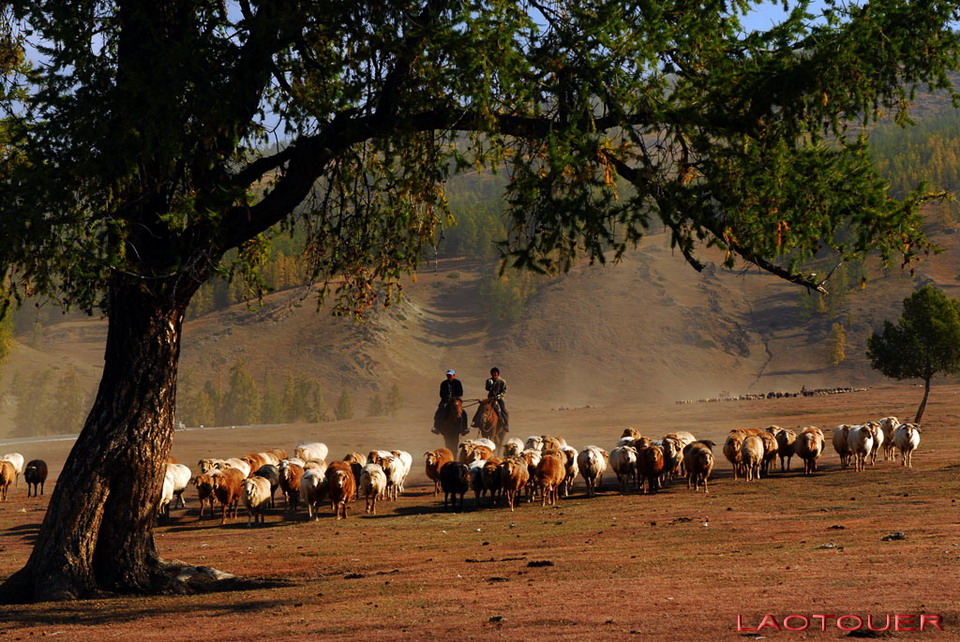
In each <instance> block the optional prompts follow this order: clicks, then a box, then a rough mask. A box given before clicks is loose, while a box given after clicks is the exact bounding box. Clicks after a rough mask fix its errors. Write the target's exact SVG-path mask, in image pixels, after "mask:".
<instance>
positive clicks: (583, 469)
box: [577, 446, 607, 497]
mask: <svg viewBox="0 0 960 642" xmlns="http://www.w3.org/2000/svg"><path fill="white" fill-rule="evenodd" d="M577 465H578V466H579V468H580V476H581V477H583V481H584V482H586V484H587V496H588V497H593V496H594V494H595V493H596V490H597V488H599V487H600V485H601V484H602V482H603V473H604V472H605V471H606V470H607V451H605V450H604V449H603V448H599V447H597V446H587V447H586V448H584V449H583V450H581V451H580V454H579V455H577Z"/></svg>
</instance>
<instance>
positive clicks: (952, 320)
mask: <svg viewBox="0 0 960 642" xmlns="http://www.w3.org/2000/svg"><path fill="white" fill-rule="evenodd" d="M867 357H869V359H870V365H872V366H873V367H874V368H875V369H876V370H879V371H880V372H881V373H883V374H884V376H887V377H891V378H894V379H923V380H925V381H929V380H930V378H931V377H933V376H935V375H937V374H954V373H957V372H960V301H958V300H957V299H954V298H951V297H948V296H947V295H946V294H944V293H943V291H942V290H940V289H938V288H936V287H934V286H932V285H925V286H923V287H922V288H920V289H919V290H917V291H916V292H914V293H913V294H911V295H910V296H909V297H907V298H906V299H904V300H903V315H902V316H901V317H900V318H899V319H898V320H897V323H896V324H893V323H891V322H889V321H885V322H884V324H883V331H882V332H874V333H873V335H872V336H871V337H870V338H869V339H868V340H867Z"/></svg>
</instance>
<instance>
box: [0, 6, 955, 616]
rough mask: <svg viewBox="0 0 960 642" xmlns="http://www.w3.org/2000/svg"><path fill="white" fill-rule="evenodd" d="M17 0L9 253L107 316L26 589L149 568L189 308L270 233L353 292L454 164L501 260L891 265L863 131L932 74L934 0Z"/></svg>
mask: <svg viewBox="0 0 960 642" xmlns="http://www.w3.org/2000/svg"><path fill="white" fill-rule="evenodd" d="M820 6H821V7H822V10H821V9H818V10H817V15H813V14H812V10H811V8H810V3H808V2H797V3H795V4H794V5H793V6H792V10H791V12H790V14H789V15H788V16H787V17H786V18H785V19H784V20H783V21H782V22H781V23H780V24H777V25H775V26H773V27H772V28H771V29H769V30H767V31H764V32H754V31H748V30H745V29H744V27H743V26H742V25H741V17H742V16H743V15H744V14H745V12H747V11H750V10H751V9H752V8H753V7H754V3H753V2H752V1H750V0H733V1H732V2H731V1H728V0H706V1H705V2H688V1H687V0H668V1H664V2H660V1H653V2H628V1H626V0H586V1H582V0H577V1H573V0H571V1H564V0H554V1H551V2H540V1H535V0H526V1H520V2H515V1H514V0H421V1H419V2H417V1H414V0H406V1H394V0H380V1H378V2H365V1H363V0H358V1H357V2H324V1H311V2H298V1H295V0H271V1H269V2H260V1H259V0H239V1H238V2H229V1H225V0H149V1H145V0H115V1H113V2H109V1H106V0H77V1H75V2H70V3H64V2H59V1H53V0H8V2H6V3H4V9H3V11H6V12H8V13H6V14H5V18H7V20H6V21H5V22H4V24H5V25H7V26H8V27H9V28H10V30H11V33H12V34H13V39H12V40H13V41H15V40H16V38H17V37H18V36H22V37H25V38H26V39H27V40H28V50H30V51H31V52H32V57H33V59H34V60H35V63H36V64H35V65H34V67H33V68H32V70H30V71H29V72H27V73H21V74H18V75H14V76H12V77H8V78H7V79H6V82H7V83H8V84H9V85H10V86H11V87H15V88H16V89H17V90H20V91H22V92H23V93H22V96H21V97H20V98H18V99H16V100H8V101H6V114H5V115H6V122H7V127H6V128H5V129H4V130H3V131H4V140H3V141H2V149H3V157H2V159H0V271H2V272H3V274H4V275H5V276H6V278H7V281H6V283H8V284H9V288H8V289H9V291H10V295H11V296H12V297H13V298H14V300H18V301H19V300H22V298H23V297H24V296H26V295H31V294H39V295H44V296H47V297H50V298H53V299H55V300H57V301H59V302H61V303H62V304H64V305H68V306H74V307H78V308H80V309H83V310H86V311H88V312H91V313H92V312H94V311H97V310H99V311H101V312H103V313H104V314H106V316H107V318H108V320H109V330H108V337H107V345H106V351H105V363H104V370H103V379H102V382H101V385H100V388H99V390H98V393H97V397H96V401H95V403H94V405H93V409H92V410H91V412H90V414H89V416H88V417H87V419H86V422H85V424H84V427H83V430H82V431H81V434H80V437H79V438H78V440H77V442H76V445H75V446H74V448H73V450H72V452H71V454H70V457H69V459H68V461H67V462H66V464H65V467H64V470H63V473H62V475H61V479H69V480H70V483H69V484H58V485H57V488H56V490H55V492H54V494H53V495H52V497H51V500H50V506H49V509H48V511H47V514H46V516H45V519H44V522H43V525H42V527H41V529H40V533H39V536H38V538H37V542H36V545H35V548H34V551H33V554H32V555H31V557H30V559H29V561H28V562H27V564H26V566H25V567H24V568H23V569H22V570H21V571H20V572H18V573H17V574H16V575H14V576H13V577H12V578H10V579H9V580H8V581H7V582H6V585H5V588H6V590H7V593H8V594H9V595H13V594H14V593H16V592H19V596H20V598H21V599H40V600H42V599H62V598H75V597H81V596H86V595H91V594H94V593H96V592H97V591H101V590H106V591H127V592H137V591H150V590H153V589H155V588H157V587H158V583H159V582H160V581H161V579H162V577H163V574H162V573H160V572H159V570H160V568H161V567H162V563H161V560H160V559H159V558H158V555H157V552H156V548H155V546H154V541H153V535H152V530H151V522H152V520H153V515H154V507H155V505H156V503H157V497H158V495H159V490H160V480H161V470H162V465H163V460H164V457H165V456H166V455H167V453H168V452H169V449H170V444H171V439H172V436H173V421H172V412H173V408H174V405H175V404H174V402H175V399H174V397H175V390H176V381H177V361H178V357H179V351H180V341H181V328H182V322H183V315H184V310H185V308H186V306H187V304H188V303H189V301H190V299H191V297H192V296H193V294H194V293H195V292H196V290H197V288H198V286H199V285H200V284H201V283H203V282H204V281H206V280H207V279H208V278H210V276H211V275H212V274H213V273H214V272H216V271H218V270H223V269H226V268H225V266H224V265H223V261H224V257H225V256H227V255H228V253H229V252H230V251H231V250H239V259H238V260H237V262H236V263H235V264H234V266H233V268H234V269H235V270H236V271H237V272H238V273H239V274H245V275H247V276H255V273H256V269H257V267H258V262H257V258H258V256H259V254H258V251H259V249H260V248H262V246H263V235H265V234H269V233H270V231H271V230H272V229H274V228H275V227H276V226H278V225H280V226H287V227H289V226H293V225H302V226H304V228H305V229H306V230H307V232H308V235H309V238H310V244H309V250H308V253H309V258H310V259H311V260H312V265H313V268H314V277H316V278H317V279H318V280H319V281H321V282H327V281H326V279H327V278H328V277H330V276H331V275H338V280H337V281H336V283H337V284H338V285H337V288H338V291H339V293H340V294H341V295H342V296H341V297H340V301H341V303H342V304H343V305H345V306H347V307H349V308H351V309H362V308H363V307H364V306H367V305H369V304H370V303H371V302H372V300H373V299H374V298H375V297H376V296H378V294H385V296H386V297H387V298H389V297H391V296H393V295H395V293H396V289H395V288H391V287H374V286H376V285H377V284H386V285H391V284H394V283H395V282H396V279H397V278H398V277H399V276H400V275H402V273H404V271H406V270H409V269H412V268H414V267H415V266H416V264H417V260H418V257H419V256H420V253H421V249H422V246H423V244H424V243H425V242H426V241H428V240H430V239H431V237H432V235H433V234H434V230H435V228H436V226H437V225H438V224H439V223H442V222H443V221H444V220H445V218H446V217H447V215H448V214H447V212H446V207H445V202H446V201H445V198H444V193H443V186H444V182H445V181H446V179H448V178H449V177H450V176H451V175H452V174H454V173H456V172H459V171H464V170H474V169H480V170H482V169H489V170H497V171H506V172H507V173H508V176H509V182H508V187H507V192H506V202H507V204H508V208H509V215H510V217H511V220H512V225H511V226H510V229H509V233H508V238H507V239H506V241H507V244H506V245H505V246H504V248H503V249H504V252H505V256H506V257H507V259H508V260H509V262H510V263H512V264H513V265H515V266H519V267H527V268H533V269H537V270H555V269H561V270H562V269H566V268H568V267H569V266H570V265H571V264H572V263H573V261H574V260H576V259H577V257H578V256H585V257H587V258H589V259H590V260H596V261H603V260H605V258H606V257H608V256H612V257H617V256H619V255H620V254H622V253H623V252H624V251H626V250H627V249H628V248H629V247H631V245H633V244H635V243H636V242H637V241H638V240H639V239H640V237H641V236H642V235H643V234H644V232H645V230H646V229H647V228H648V227H649V226H651V225H661V224H662V225H665V226H666V227H668V228H669V229H670V231H671V233H672V235H673V239H674V242H675V243H676V245H677V246H678V247H679V249H680V251H681V252H682V254H683V256H684V257H685V258H686V259H687V260H688V261H689V262H690V263H691V264H692V265H694V266H695V267H697V268H700V267H701V264H700V262H699V260H698V259H697V257H696V255H695V250H696V248H697V246H698V245H699V244H704V243H706V244H712V245H716V246H718V247H720V248H722V249H723V250H725V251H726V252H727V257H728V261H729V262H731V263H732V262H734V261H735V260H736V259H737V257H741V258H742V259H745V260H746V261H748V262H749V263H752V264H755V265H758V266H760V267H761V268H763V269H766V270H769V271H771V272H773V273H774V274H777V275H778V276H781V277H783V278H786V279H789V280H791V281H795V282H797V283H802V284H804V285H807V286H808V287H813V288H822V287H823V280H824V277H823V276H822V275H821V276H818V275H815V274H806V273H804V272H803V268H802V262H803V261H804V260H806V259H808V258H810V257H812V256H814V255H815V254H817V253H822V254H823V255H828V256H833V257H836V260H837V261H839V260H841V259H842V258H843V257H844V256H846V255H849V254H858V253H864V252H868V251H878V252H879V253H881V254H882V255H883V256H884V257H885V258H890V257H893V256H896V257H897V258H901V259H904V260H907V261H909V260H912V259H913V258H914V257H915V256H916V255H917V254H918V253H919V252H922V251H923V250H924V249H926V247H927V244H926V241H925V240H924V238H923V235H922V232H921V231H920V227H919V223H920V218H919V215H918V208H919V206H920V204H921V203H922V201H923V200H924V198H925V195H924V194H922V193H920V192H917V193H915V194H912V195H911V196H909V197H908V198H907V199H905V200H904V201H896V200H892V199H890V198H889V197H888V195H887V193H886V185H885V184H884V182H883V181H882V180H881V179H880V178H879V177H878V176H877V174H876V172H875V171H874V168H873V166H872V165H871V163H870V160H869V157H868V155H867V153H866V152H867V150H866V145H865V143H864V141H863V140H862V138H861V132H862V131H863V130H862V128H861V127H860V125H862V124H864V123H865V122H869V121H871V120H873V119H875V118H877V117H878V116H879V115H880V113H881V112H884V111H888V112H890V113H893V114H894V115H896V116H897V117H899V118H901V119H905V118H906V109H907V105H908V102H909V98H910V95H911V92H912V91H913V87H914V86H915V85H917V84H922V83H926V84H928V85H929V86H931V87H933V88H946V87H948V86H949V80H948V77H947V72H948V71H949V70H951V69H954V68H955V67H956V62H957V37H956V35H955V34H954V33H953V32H952V31H950V30H949V29H948V26H949V25H951V24H952V23H953V21H955V20H956V19H957V17H958V16H957V5H956V3H955V2H952V1H947V0H922V1H917V2H907V1H904V0H876V1H871V2H868V3H865V4H863V5H861V6H857V5H851V4H847V3H845V2H839V1H838V2H833V1H831V0H827V1H826V2H824V3H821V4H820Z"/></svg>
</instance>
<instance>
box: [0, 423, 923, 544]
mask: <svg viewBox="0 0 960 642" xmlns="http://www.w3.org/2000/svg"><path fill="white" fill-rule="evenodd" d="M919 444H920V427H919V426H918V425H916V424H912V423H900V422H899V421H898V420H897V418H896V417H884V418H883V419H880V420H879V421H868V422H866V423H864V424H861V425H848V424H842V425H840V426H837V428H836V429H835V430H834V431H833V447H834V449H835V450H836V452H837V454H838V455H839V456H840V463H841V467H843V468H847V467H848V466H853V467H854V468H855V469H856V470H858V471H862V470H864V468H865V466H866V465H867V462H869V463H870V464H871V465H872V464H874V463H875V462H876V459H877V455H878V453H879V452H880V451H881V450H882V451H883V455H884V459H888V458H896V454H895V451H894V449H895V448H896V449H897V450H899V454H900V459H901V463H902V464H903V465H904V466H910V467H912V454H913V451H914V450H916V449H917V447H918V446H919ZM715 446H716V444H715V443H714V442H712V441H710V440H705V439H704V440H698V439H696V437H694V435H692V434H691V433H689V432H685V431H678V432H674V433H670V434H667V435H664V436H663V437H662V438H660V439H651V438H649V437H644V436H642V435H641V434H640V433H639V431H637V430H636V429H634V428H627V429H625V430H624V431H623V434H622V435H621V437H620V440H619V442H618V443H617V445H616V447H614V448H613V449H612V450H611V451H610V452H609V453H607V451H606V450H604V449H603V448H600V447H597V446H586V447H585V448H584V449H583V450H581V451H577V450H576V449H575V448H573V447H572V446H570V445H568V444H567V442H566V440H565V439H563V438H561V437H554V436H547V435H543V436H532V437H529V438H528V439H527V440H526V442H523V441H521V440H520V439H516V438H512V439H508V440H507V441H506V442H505V443H504V444H503V449H502V453H501V455H502V456H500V457H498V456H497V453H496V447H495V445H494V443H493V442H492V441H490V440H488V439H468V440H465V441H463V442H462V443H461V444H460V445H459V449H458V452H457V453H456V454H454V453H453V452H451V451H450V450H449V449H447V448H438V449H437V450H432V451H429V452H427V453H424V460H425V472H426V475H427V477H428V478H429V479H430V480H432V481H433V482H434V496H437V495H439V493H440V492H441V491H442V492H443V494H444V501H443V505H444V508H447V507H448V506H451V507H453V508H454V509H457V510H462V508H463V499H464V495H465V494H466V493H467V492H468V491H470V490H472V491H473V492H474V493H475V497H476V504H477V506H480V505H481V504H482V503H483V502H484V501H486V502H487V503H488V504H489V505H491V506H494V505H496V504H497V503H503V504H506V505H507V506H509V507H510V510H511V511H512V510H514V508H515V507H516V504H517V501H518V498H525V499H526V500H527V501H528V502H529V501H533V500H534V499H535V498H538V497H539V499H540V503H541V505H546V504H547V503H550V504H555V503H556V502H557V500H558V498H559V497H560V496H566V495H569V493H570V492H571V491H572V489H573V485H574V482H575V480H576V478H577V477H578V476H579V477H582V478H583V480H584V482H585V483H586V490H587V495H588V496H590V497H592V496H593V495H594V493H595V491H596V489H597V488H600V487H601V486H602V483H603V475H604V473H605V472H606V471H607V469H608V468H609V469H610V470H611V471H612V472H613V474H614V475H616V477H617V481H618V483H619V487H620V490H621V492H626V491H627V490H628V489H629V488H631V487H634V488H637V489H639V490H640V491H641V492H643V493H647V492H657V490H659V489H660V488H662V487H663V486H664V484H667V483H669V482H670V480H672V479H674V478H677V477H680V476H683V477H685V478H686V480H687V488H691V487H692V488H693V489H694V490H699V489H700V488H701V487H702V488H703V490H704V492H709V491H708V490H707V481H708V479H709V478H710V475H711V473H712V471H713V467H714V456H713V448H714V447H715ZM824 447H825V438H824V435H823V431H822V430H820V429H819V428H817V427H816V426H806V427H804V428H802V429H800V430H799V432H795V431H793V430H789V429H786V428H780V427H779V426H769V427H767V428H763V429H735V430H731V431H730V433H729V434H728V435H727V437H726V440H725V441H724V444H723V453H724V456H725V457H726V458H727V459H728V460H729V461H730V463H731V465H732V466H733V474H734V478H735V479H739V478H744V479H746V480H748V481H751V480H753V479H758V478H760V477H762V476H766V475H767V474H768V473H769V472H770V466H771V464H773V463H775V462H776V460H777V458H778V457H779V459H780V470H781V471H784V470H790V463H791V459H792V457H793V456H794V455H796V456H798V457H799V458H800V459H802V460H803V462H804V474H807V475H809V474H811V473H813V472H814V471H816V469H817V460H818V459H819V458H820V456H821V455H822V454H823V450H824ZM327 456H328V448H327V446H326V445H325V444H322V443H310V444H301V445H300V446H298V447H297V448H296V450H295V452H294V456H293V457H289V458H288V457H287V453H286V452H285V451H284V450H282V449H271V450H267V451H264V452H258V453H250V454H247V455H244V456H243V457H235V458H230V459H201V460H200V461H199V462H198V466H199V470H200V472H199V473H198V474H196V475H194V474H193V472H192V471H191V470H190V468H189V467H187V466H184V465H183V464H179V463H176V462H175V461H172V460H171V461H169V462H168V463H167V464H166V472H165V475H164V480H163V485H162V491H161V498H160V502H159V512H160V516H161V518H164V517H165V518H169V514H170V508H171V505H173V506H172V507H176V506H177V505H181V506H184V507H185V506H186V503H185V502H184V500H183V493H184V491H185V490H187V488H188V487H189V486H191V485H192V486H194V487H195V488H196V491H197V494H198V498H199V501H200V511H199V519H201V520H202V519H203V518H204V511H205V508H206V507H207V506H208V505H209V508H210V514H211V515H213V512H214V502H215V501H217V502H219V503H220V511H221V517H220V521H221V523H225V522H226V520H227V519H228V518H232V519H236V518H237V510H238V507H239V505H240V503H243V505H244V506H245V507H246V509H247V515H248V517H247V525H248V526H251V525H252V524H255V523H262V522H264V519H265V512H266V510H267V508H272V507H274V506H275V500H274V497H275V495H276V491H277V489H278V488H279V489H280V490H281V493H282V495H283V500H284V502H285V506H286V511H287V512H288V513H295V512H296V511H297V509H298V507H299V505H300V503H301V502H302V503H303V504H304V506H305V507H306V510H307V515H308V518H309V519H315V518H318V512H319V510H320V507H321V506H322V505H324V504H325V503H327V504H329V505H330V506H331V508H332V509H333V510H334V511H335V513H336V516H337V519H345V518H346V517H347V514H348V509H349V505H350V502H352V501H353V500H355V499H358V498H360V497H363V498H364V500H365V502H366V505H365V508H366V512H367V513H369V514H376V506H377V502H378V501H380V500H383V499H386V500H396V499H397V498H398V497H399V495H400V494H401V493H402V492H403V488H404V482H405V481H406V478H407V476H408V475H409V474H410V470H411V468H412V466H413V458H412V456H411V455H410V453H408V452H406V451H402V450H391V451H387V450H372V451H370V452H369V453H368V454H366V455H364V454H362V453H358V452H350V453H347V455H346V456H345V457H344V458H343V459H342V460H336V461H331V462H329V464H328V463H327ZM21 473H22V474H23V475H24V478H25V480H26V481H27V483H28V485H29V487H28V491H27V494H28V496H30V494H31V492H32V494H33V495H36V494H37V491H38V489H39V492H40V493H41V494H42V493H43V483H44V481H45V480H46V477H47V465H46V463H45V462H43V461H42V460H33V461H31V462H29V463H27V464H26V466H24V458H23V456H22V455H20V454H19V453H11V454H8V455H4V456H2V457H0V498H2V499H3V500H5V499H6V496H7V490H8V488H9V487H10V486H11V485H13V484H14V483H17V484H19V476H20V474H21Z"/></svg>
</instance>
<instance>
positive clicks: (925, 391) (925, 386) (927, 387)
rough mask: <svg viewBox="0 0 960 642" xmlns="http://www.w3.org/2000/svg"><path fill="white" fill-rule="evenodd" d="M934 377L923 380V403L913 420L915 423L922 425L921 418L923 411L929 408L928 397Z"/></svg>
mask: <svg viewBox="0 0 960 642" xmlns="http://www.w3.org/2000/svg"><path fill="white" fill-rule="evenodd" d="M932 378H933V377H932V375H931V376H928V377H927V378H925V379H924V380H923V401H921V402H920V407H919V408H917V416H916V418H915V419H914V420H913V423H915V424H917V425H918V426H919V425H920V418H921V417H923V411H924V410H926V408H927V397H929V396H930V379H932Z"/></svg>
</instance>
